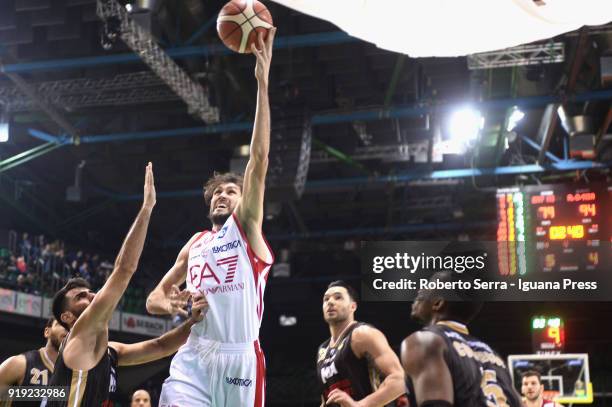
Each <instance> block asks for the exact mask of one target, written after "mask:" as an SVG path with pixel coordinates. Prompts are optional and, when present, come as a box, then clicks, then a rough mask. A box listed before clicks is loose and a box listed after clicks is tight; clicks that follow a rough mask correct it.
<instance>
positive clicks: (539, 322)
mask: <svg viewBox="0 0 612 407" xmlns="http://www.w3.org/2000/svg"><path fill="white" fill-rule="evenodd" d="M531 338H532V344H533V351H534V352H535V353H561V352H563V349H564V347H565V326H564V324H563V320H562V319H561V318H559V317H545V316H536V317H533V318H532V319H531Z"/></svg>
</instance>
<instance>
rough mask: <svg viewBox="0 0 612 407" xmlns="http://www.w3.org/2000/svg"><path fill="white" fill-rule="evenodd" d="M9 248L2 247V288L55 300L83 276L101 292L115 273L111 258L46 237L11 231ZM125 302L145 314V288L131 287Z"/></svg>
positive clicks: (0, 282)
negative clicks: (75, 278) (65, 286)
mask: <svg viewBox="0 0 612 407" xmlns="http://www.w3.org/2000/svg"><path fill="white" fill-rule="evenodd" d="M10 234H11V236H10V238H9V244H8V247H5V248H0V287H4V288H10V289H13V290H16V291H21V292H24V293H28V294H35V295H43V296H47V297H52V296H53V294H54V293H55V292H56V291H57V290H58V289H59V288H61V287H62V286H63V285H64V284H65V283H66V281H68V279H70V278H72V277H82V278H84V279H86V280H87V281H89V283H90V284H91V285H92V288H93V289H94V290H95V291H97V290H98V289H99V288H100V287H102V285H103V284H104V282H105V281H106V279H107V278H108V276H109V275H110V273H111V272H112V270H113V263H112V262H111V261H109V259H108V257H106V256H101V255H100V254H98V253H95V252H93V253H92V252H88V251H86V250H83V249H79V248H74V249H73V248H69V247H67V246H66V244H65V243H64V242H63V241H61V240H57V239H56V240H48V239H47V238H46V237H45V236H43V235H38V236H31V235H30V234H28V233H22V234H20V235H18V234H17V233H16V232H10ZM128 290H129V292H127V293H126V294H128V295H127V296H126V298H125V300H124V305H128V308H129V311H137V312H141V311H142V312H143V311H144V299H143V298H142V297H144V291H145V290H144V287H143V288H139V287H138V282H137V281H136V282H133V284H130V288H129V289H128Z"/></svg>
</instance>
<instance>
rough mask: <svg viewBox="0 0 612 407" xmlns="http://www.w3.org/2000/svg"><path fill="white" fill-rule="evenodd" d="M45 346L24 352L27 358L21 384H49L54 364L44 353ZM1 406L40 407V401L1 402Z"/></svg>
mask: <svg viewBox="0 0 612 407" xmlns="http://www.w3.org/2000/svg"><path fill="white" fill-rule="evenodd" d="M44 352H45V350H44V348H41V349H35V350H30V351H27V352H24V353H22V355H23V356H25V359H26V368H25V374H24V375H23V380H22V381H21V383H19V384H18V385H19V386H47V385H49V381H50V380H51V375H52V374H53V364H52V363H51V360H49V358H48V357H47V355H46V354H45V353H44ZM0 406H2V407H8V406H18V407H40V401H19V402H17V403H12V402H10V401H5V402H0Z"/></svg>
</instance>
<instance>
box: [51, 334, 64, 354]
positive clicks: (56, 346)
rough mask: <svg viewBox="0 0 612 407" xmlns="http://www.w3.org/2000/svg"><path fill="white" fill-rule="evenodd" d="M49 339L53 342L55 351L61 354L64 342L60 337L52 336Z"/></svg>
mask: <svg viewBox="0 0 612 407" xmlns="http://www.w3.org/2000/svg"><path fill="white" fill-rule="evenodd" d="M49 339H50V340H51V346H53V349H55V350H56V351H58V352H59V348H60V346H61V345H62V340H61V339H60V337H59V336H54V335H51V336H50V337H49Z"/></svg>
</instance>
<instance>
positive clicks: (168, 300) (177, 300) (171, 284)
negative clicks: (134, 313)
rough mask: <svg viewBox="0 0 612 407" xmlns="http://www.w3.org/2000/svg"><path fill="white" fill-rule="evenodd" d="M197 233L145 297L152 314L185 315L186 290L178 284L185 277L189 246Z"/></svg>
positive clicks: (181, 282)
mask: <svg viewBox="0 0 612 407" xmlns="http://www.w3.org/2000/svg"><path fill="white" fill-rule="evenodd" d="M198 236H199V233H196V234H195V235H193V237H192V238H191V239H189V241H188V242H187V244H186V245H185V246H183V248H182V249H181V251H180V252H179V254H178V256H177V258H176V261H175V262H174V265H173V266H172V268H171V269H170V270H168V272H167V273H166V275H165V276H164V278H162V280H161V281H160V282H159V284H158V285H157V286H156V287H155V289H154V290H153V291H151V293H150V294H149V296H148V297H147V311H148V312H149V313H151V314H153V315H176V314H180V315H181V316H183V317H186V316H187V311H185V307H186V305H187V300H188V299H189V293H188V292H187V291H181V290H180V289H179V286H180V285H181V284H183V283H184V282H185V279H186V278H187V261H188V258H187V257H188V256H189V248H190V247H191V244H192V243H193V241H194V240H195V239H197V237H198Z"/></svg>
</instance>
